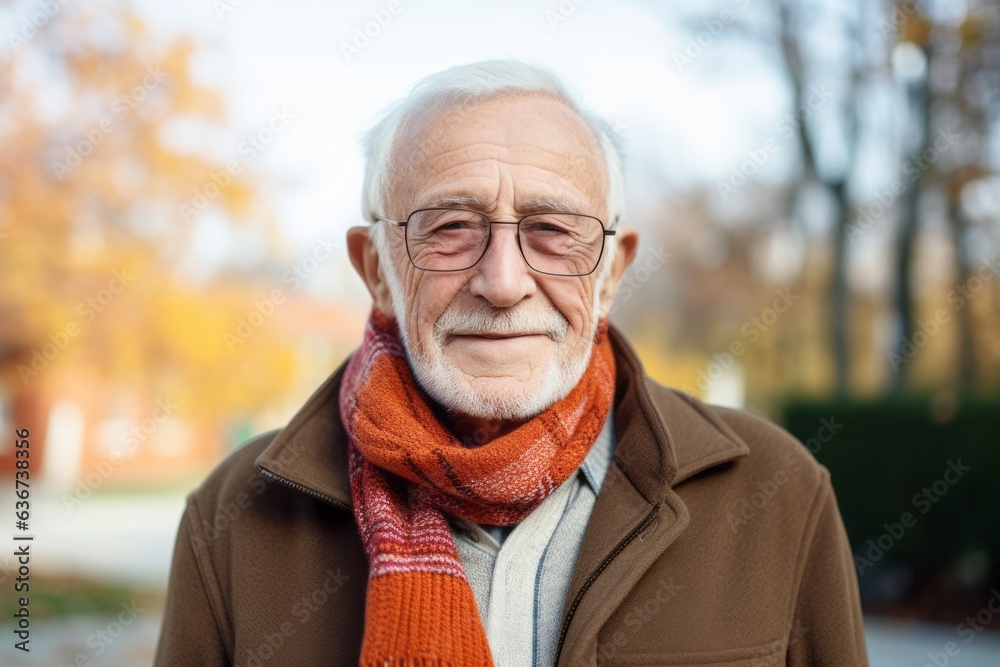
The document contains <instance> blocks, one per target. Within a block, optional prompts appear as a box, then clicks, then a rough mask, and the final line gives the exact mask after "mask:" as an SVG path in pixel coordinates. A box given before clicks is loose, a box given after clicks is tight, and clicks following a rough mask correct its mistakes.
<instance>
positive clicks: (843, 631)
mask: <svg viewBox="0 0 1000 667" xmlns="http://www.w3.org/2000/svg"><path fill="white" fill-rule="evenodd" d="M811 518H812V520H811V521H810V525H809V526H807V528H806V535H805V536H804V540H803V544H804V546H803V549H802V551H801V552H800V553H801V556H800V559H801V560H800V564H799V569H800V572H801V574H800V577H799V589H798V594H797V596H796V601H795V610H794V614H793V616H792V618H793V621H792V628H791V631H790V635H789V639H788V665H790V666H792V665H794V666H795V667H799V666H801V667H806V666H807V665H808V666H810V667H817V666H826V665H830V666H831V667H834V666H836V667H841V666H845V665H851V666H854V665H862V666H867V665H868V653H867V649H866V647H865V634H864V625H863V621H862V616H861V599H860V597H859V595H858V579H857V575H856V574H855V570H854V556H853V554H852V552H851V545H850V542H849V541H848V539H847V532H846V530H845V529H844V522H843V520H842V519H841V517H840V511H839V510H838V509H837V499H836V497H835V496H834V493H833V488H832V487H831V485H830V480H829V473H827V472H826V470H825V469H824V470H823V475H822V477H821V482H820V488H819V490H818V493H817V497H816V500H815V501H814V503H813V508H812V517H811Z"/></svg>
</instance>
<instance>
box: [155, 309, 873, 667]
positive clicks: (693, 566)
mask: <svg viewBox="0 0 1000 667" xmlns="http://www.w3.org/2000/svg"><path fill="white" fill-rule="evenodd" d="M611 336H612V341H613V343H614V346H615V353H616V359H617V362H618V382H617V394H616V397H615V408H614V409H615V426H616V432H617V437H618V445H617V450H616V453H615V458H614V461H613V462H612V463H611V466H610V469H609V470H608V474H607V477H606V478H605V480H604V484H603V486H602V488H601V491H600V494H599V496H598V498H597V502H596V505H595V507H594V510H593V515H592V517H591V521H590V523H589V524H588V526H587V530H586V534H585V536H584V539H583V545H582V547H581V549H580V555H579V558H578V560H577V563H576V567H575V570H574V573H573V578H572V581H571V583H570V587H569V593H568V596H567V601H566V605H565V607H564V611H563V621H562V635H561V637H562V639H561V642H560V649H559V657H558V662H557V664H558V665H560V666H562V665H572V666H574V667H575V666H577V665H596V664H602V665H605V664H606V665H633V666H638V665H716V666H722V665H779V664H788V665H831V666H836V667H844V666H853V665H867V664H868V663H867V657H866V652H865V640H864V634H863V628H862V622H861V609H860V604H859V600H858V588H857V579H856V577H855V573H854V566H853V559H852V555H851V551H850V546H849V544H848V541H847V536H846V534H845V532H844V527H843V524H842V521H841V518H840V514H839V512H838V510H837V503H836V499H835V498H834V494H833V491H832V489H831V486H830V480H829V474H828V473H827V471H826V469H825V468H823V467H822V466H820V465H819V464H818V463H816V461H815V460H814V459H813V458H812V457H811V455H810V454H809V452H808V450H806V448H805V447H803V446H802V445H801V444H800V443H799V442H797V441H796V440H795V439H794V438H792V437H791V436H790V435H789V434H788V433H786V432H785V431H783V430H781V429H780V428H778V427H776V426H774V425H773V424H771V423H769V422H767V421H765V420H763V419H761V418H759V417H756V416H752V415H750V414H747V413H743V412H739V411H735V410H729V409H724V408H718V407H712V406H708V405H705V404H703V403H701V402H699V401H697V400H696V399H694V398H692V397H690V396H688V395H686V394H684V393H682V392H679V391H676V390H673V389H668V388H666V387H663V386H661V385H659V384H657V383H655V382H654V381H652V380H650V379H648V378H646V377H645V374H644V372H643V370H642V367H641V365H640V363H639V361H638V359H637V358H636V356H635V353H634V351H633V350H632V349H631V348H630V347H629V345H628V344H627V343H626V342H625V341H624V339H623V338H622V337H621V334H620V333H618V332H617V331H616V330H614V329H613V328H612V330H611ZM343 368H344V367H343V366H341V368H340V369H338V370H337V371H336V372H335V373H334V374H333V375H332V376H331V377H330V378H329V379H328V380H327V381H326V382H325V383H324V384H323V386H321V387H320V388H319V390H317V392H316V393H315V394H314V395H313V396H312V397H311V398H310V399H309V401H308V402H307V403H306V404H305V406H304V407H303V408H302V409H301V410H300V411H299V412H298V413H297V414H296V415H295V417H294V418H293V419H292V420H291V422H290V423H289V424H288V426H286V427H285V428H284V429H282V430H281V431H275V432H272V433H268V434H265V435H262V436H259V437H257V438H255V439H254V440H252V441H250V442H249V443H247V444H246V445H244V446H243V447H242V448H241V449H240V450H239V451H237V452H235V453H234V454H233V455H232V456H230V457H229V458H228V459H227V460H225V461H224V462H223V463H222V464H220V465H219V467H218V468H217V469H216V470H215V471H214V472H213V473H212V474H211V476H210V477H209V478H208V479H207V480H206V481H205V482H204V483H203V484H202V485H201V487H200V488H198V489H197V490H196V491H195V492H193V493H192V494H191V495H190V497H189V498H188V503H187V509H186V511H185V513H184V516H183V519H182V521H181V526H180V530H179V531H178V535H177V544H176V547H175V552H174V560H173V566H172V570H171V574H170V590H169V594H168V598H167V609H166V615H165V618H164V623H163V631H162V635H161V637H160V643H159V646H158V649H157V656H156V665H159V666H161V667H165V666H167V665H180V666H184V667H190V666H193V665H212V666H215V665H232V664H236V665H241V666H242V665H246V666H248V667H252V666H255V665H294V666H296V667H308V666H311V665H323V666H329V665H356V664H357V658H358V654H359V652H360V645H361V637H362V631H363V618H364V606H365V587H366V583H367V575H368V565H367V562H366V560H365V555H364V551H363V549H362V546H361V541H360V539H359V536H358V532H357V527H356V524H355V521H354V515H353V514H352V512H351V492H350V484H349V482H348V475H347V461H346V456H345V452H346V444H345V435H344V430H343V427H342V426H341V422H340V416H339V413H338V409H337V394H338V391H339V388H340V379H341V374H342V372H343ZM818 427H819V425H817V428H818ZM471 621H472V619H470V622H471Z"/></svg>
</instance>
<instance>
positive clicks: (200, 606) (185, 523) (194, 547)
mask: <svg viewBox="0 0 1000 667" xmlns="http://www.w3.org/2000/svg"><path fill="white" fill-rule="evenodd" d="M197 516H198V512H197V508H196V507H195V505H194V503H193V501H192V500H191V499H189V500H188V502H187V507H186V508H185V510H184V515H183V516H182V517H181V524H180V528H179V529H178V531H177V541H176V543H175V545H174V555H173V562H172V564H171V566H170V580H169V584H168V589H167V602H166V609H165V610H164V614H163V626H162V628H161V630H160V639H159V643H158V644H157V647H156V657H155V659H154V661H153V665H154V667H174V666H178V667H182V666H183V667H189V666H194V665H199V666H204V667H222V666H226V667H229V666H230V665H231V664H232V662H231V661H230V659H229V657H228V653H227V650H226V644H225V641H224V639H223V637H224V635H223V632H222V630H221V629H220V628H221V627H225V623H224V622H221V623H220V619H219V615H218V614H217V613H216V611H215V609H214V608H213V601H214V602H215V607H216V608H219V605H220V604H221V595H220V594H219V592H218V587H217V586H216V585H215V582H216V578H215V572H214V570H213V569H212V567H211V563H210V561H209V559H208V555H207V553H206V552H205V550H204V545H205V544H206V542H205V540H204V538H203V537H202V536H201V532H200V529H199V528H198V522H197ZM220 610H221V608H220Z"/></svg>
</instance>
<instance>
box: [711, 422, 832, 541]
mask: <svg viewBox="0 0 1000 667" xmlns="http://www.w3.org/2000/svg"><path fill="white" fill-rule="evenodd" d="M819 423H820V426H819V428H818V429H817V430H816V434H815V435H813V436H812V437H811V438H809V439H807V440H806V441H805V442H804V443H803V444H804V445H805V446H806V448H807V449H808V450H809V451H810V452H811V453H812V454H813V455H815V454H817V453H818V452H819V451H820V450H821V449H822V448H823V445H825V444H826V443H828V442H830V441H831V440H833V437H834V436H835V435H837V433H839V432H840V431H841V429H843V428H844V425H843V424H839V423H837V419H836V417H834V416H833V415H830V417H829V418H826V417H824V418H823V419H820V420H819ZM805 460H806V456H805V454H803V453H802V452H801V451H791V452H788V453H787V454H785V459H784V463H783V464H782V466H781V467H780V468H778V469H777V470H775V471H774V473H773V474H772V475H771V476H770V477H769V478H767V479H764V480H763V481H758V482H757V484H756V485H755V487H756V488H755V489H754V490H753V491H751V492H750V494H749V495H748V496H744V497H743V498H740V499H739V500H737V501H736V509H735V510H730V511H729V512H728V513H727V514H726V521H727V522H728V523H729V530H730V531H732V533H733V534H734V535H735V534H736V533H738V532H739V530H740V528H742V527H743V526H745V525H746V524H747V522H749V521H750V520H752V519H753V518H754V517H756V516H757V515H758V514H759V513H760V512H761V511H762V510H763V509H764V508H765V507H767V504H768V503H769V502H771V499H772V498H774V497H775V496H776V495H778V491H779V489H781V488H782V487H783V486H785V485H786V484H788V482H790V481H791V479H792V477H793V476H794V475H795V474H796V473H798V472H799V471H800V470H802V466H803V465H805Z"/></svg>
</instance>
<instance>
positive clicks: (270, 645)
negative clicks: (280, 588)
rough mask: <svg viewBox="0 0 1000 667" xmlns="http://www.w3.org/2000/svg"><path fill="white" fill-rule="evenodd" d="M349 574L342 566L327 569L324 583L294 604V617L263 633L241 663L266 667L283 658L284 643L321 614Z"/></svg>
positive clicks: (250, 666) (252, 666)
mask: <svg viewBox="0 0 1000 667" xmlns="http://www.w3.org/2000/svg"><path fill="white" fill-rule="evenodd" d="M350 578H351V576H350V575H348V574H343V573H342V572H341V571H340V568H339V567H338V568H337V571H336V572H334V571H333V570H327V571H326V579H324V580H323V583H322V584H321V585H320V586H319V587H317V588H316V589H315V590H313V592H312V593H310V594H309V595H304V596H302V597H301V598H300V599H299V600H298V601H296V602H295V604H294V605H292V608H291V610H290V616H291V618H289V617H286V618H285V620H284V621H282V622H281V624H280V625H278V627H277V630H276V631H275V632H271V633H268V634H266V635H264V637H263V641H262V642H260V644H258V646H257V648H256V650H249V651H247V654H246V656H244V658H243V660H242V661H241V662H240V663H239V664H244V665H246V666H247V667H263V666H264V665H267V664H270V662H271V660H272V659H274V658H279V661H280V657H281V647H282V646H284V645H285V642H286V641H288V640H289V639H290V638H291V637H292V636H294V635H295V632H296V630H298V627H300V626H303V625H305V624H306V623H308V622H309V619H311V618H312V617H313V616H314V615H316V614H319V613H320V612H321V611H322V610H323V607H324V605H326V603H327V602H328V601H329V600H330V598H331V597H332V596H333V595H335V594H336V593H338V592H339V591H340V589H341V588H343V587H344V584H345V583H346V582H347V581H348V580H350ZM293 619H294V620H295V621H298V626H296V624H295V623H294V622H293Z"/></svg>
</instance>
